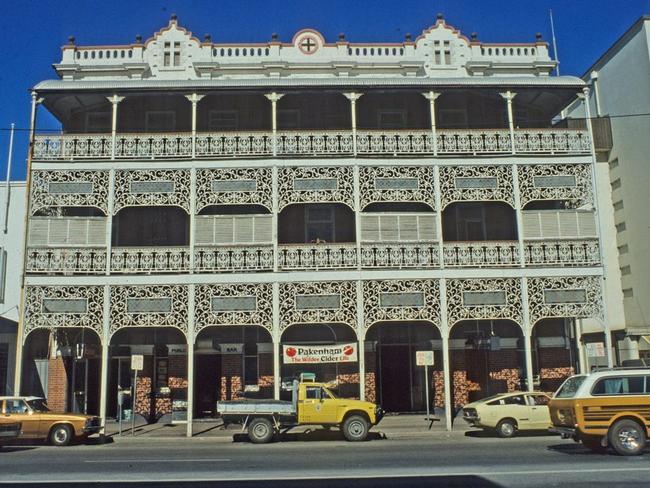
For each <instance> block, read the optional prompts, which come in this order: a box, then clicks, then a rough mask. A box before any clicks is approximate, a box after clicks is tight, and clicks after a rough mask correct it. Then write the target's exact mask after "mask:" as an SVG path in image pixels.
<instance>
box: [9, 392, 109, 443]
mask: <svg viewBox="0 0 650 488" xmlns="http://www.w3.org/2000/svg"><path fill="white" fill-rule="evenodd" d="M0 409H1V410H2V414H3V415H2V418H4V419H5V420H9V421H13V422H20V423H21V424H22V436H21V438H24V439H42V440H46V441H49V442H50V443H51V444H53V445H55V446H65V445H68V444H69V443H70V442H72V441H73V440H83V439H86V438H87V437H88V436H89V435H91V434H95V433H97V432H99V431H100V429H101V421H100V419H99V417H94V416H92V415H83V414H77V413H55V412H51V411H50V409H49V408H47V404H46V403H45V400H44V399H43V398H39V397H0Z"/></svg>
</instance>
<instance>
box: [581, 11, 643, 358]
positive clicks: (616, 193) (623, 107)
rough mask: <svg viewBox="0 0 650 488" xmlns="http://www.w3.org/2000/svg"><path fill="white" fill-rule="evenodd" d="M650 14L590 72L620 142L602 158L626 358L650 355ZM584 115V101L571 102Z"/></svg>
mask: <svg viewBox="0 0 650 488" xmlns="http://www.w3.org/2000/svg"><path fill="white" fill-rule="evenodd" d="M649 46H650V16H647V15H646V16H643V17H641V18H640V19H639V20H637V21H636V22H635V23H634V24H633V25H632V26H631V27H630V28H629V29H628V30H627V31H626V32H625V33H624V34H623V35H622V36H621V38H620V39H618V40H617V41H616V42H615V43H614V44H613V45H612V46H611V47H610V48H609V49H608V50H607V51H606V52H605V53H604V54H603V55H602V56H601V57H600V58H599V59H598V60H597V61H596V62H595V63H594V64H593V65H592V66H591V67H590V68H589V69H588V70H587V71H586V72H585V74H584V75H583V76H582V79H583V80H584V81H585V82H586V83H588V84H589V86H590V88H591V90H590V94H589V104H590V108H591V113H592V115H593V116H594V117H598V118H600V119H601V120H604V121H606V122H607V125H608V126H611V129H609V127H607V130H606V131H605V133H611V142H612V145H611V147H610V148H609V149H610V150H608V151H603V152H602V153H600V154H599V156H600V157H599V158H598V163H599V164H598V165H597V166H598V167H599V170H600V171H598V173H602V175H603V179H604V180H605V181H606V184H607V186H609V188H607V189H606V193H607V195H606V199H605V200H604V201H603V210H604V211H605V212H607V211H611V212H612V214H613V226H614V232H613V233H612V234H613V235H615V239H614V240H613V244H612V245H614V244H615V246H616V250H615V254H614V256H613V259H611V264H609V265H608V268H609V269H608V271H607V275H608V280H609V279H610V278H609V276H610V275H611V278H612V280H614V281H615V282H616V285H617V288H618V290H617V291H618V293H619V294H620V295H621V301H622V303H623V314H624V315H623V317H624V328H625V331H626V334H625V337H626V338H627V339H626V340H625V345H624V346H623V351H621V353H622V357H624V358H626V359H627V358H634V357H637V354H638V353H639V350H640V353H641V355H643V356H646V357H650V342H649V339H650V304H649V303H648V297H650V278H649V276H650V263H648V260H647V254H648V251H649V250H650V247H649V242H650V227H649V226H648V218H647V208H648V205H649V204H650V198H649V197H648V191H647V189H648V185H649V184H650V172H649V171H648V168H647V155H648V153H650V141H648V138H647V134H648V132H649V131H650V115H649V114H650V48H649ZM568 114H569V117H578V118H581V117H584V106H583V105H578V104H574V105H572V106H571V107H569V111H568Z"/></svg>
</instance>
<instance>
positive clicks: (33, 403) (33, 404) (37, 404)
mask: <svg viewBox="0 0 650 488" xmlns="http://www.w3.org/2000/svg"><path fill="white" fill-rule="evenodd" d="M27 405H29V408H31V409H32V410H33V411H34V412H49V411H50V409H49V408H47V405H46V403H45V400H43V399H42V398H34V399H33V400H27Z"/></svg>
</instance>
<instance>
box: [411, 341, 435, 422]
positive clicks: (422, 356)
mask: <svg viewBox="0 0 650 488" xmlns="http://www.w3.org/2000/svg"><path fill="white" fill-rule="evenodd" d="M433 362H434V359H433V351H415V364H416V366H424V391H425V395H426V402H427V420H430V418H429V366H433ZM431 425H433V422H431V423H430V424H429V429H430V428H431Z"/></svg>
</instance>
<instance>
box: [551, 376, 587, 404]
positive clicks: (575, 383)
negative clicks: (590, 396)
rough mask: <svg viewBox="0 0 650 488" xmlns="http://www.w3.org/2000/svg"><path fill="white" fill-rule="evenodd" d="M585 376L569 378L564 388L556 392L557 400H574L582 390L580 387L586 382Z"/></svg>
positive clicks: (563, 385)
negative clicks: (579, 390) (579, 389)
mask: <svg viewBox="0 0 650 488" xmlns="http://www.w3.org/2000/svg"><path fill="white" fill-rule="evenodd" d="M585 378H586V376H585V375H577V376H572V377H571V378H568V379H567V380H566V381H565V382H564V383H562V386H560V388H559V389H558V390H557V392H555V398H573V397H574V396H575V394H576V393H577V391H578V388H580V385H582V383H583V382H584V381H585Z"/></svg>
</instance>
